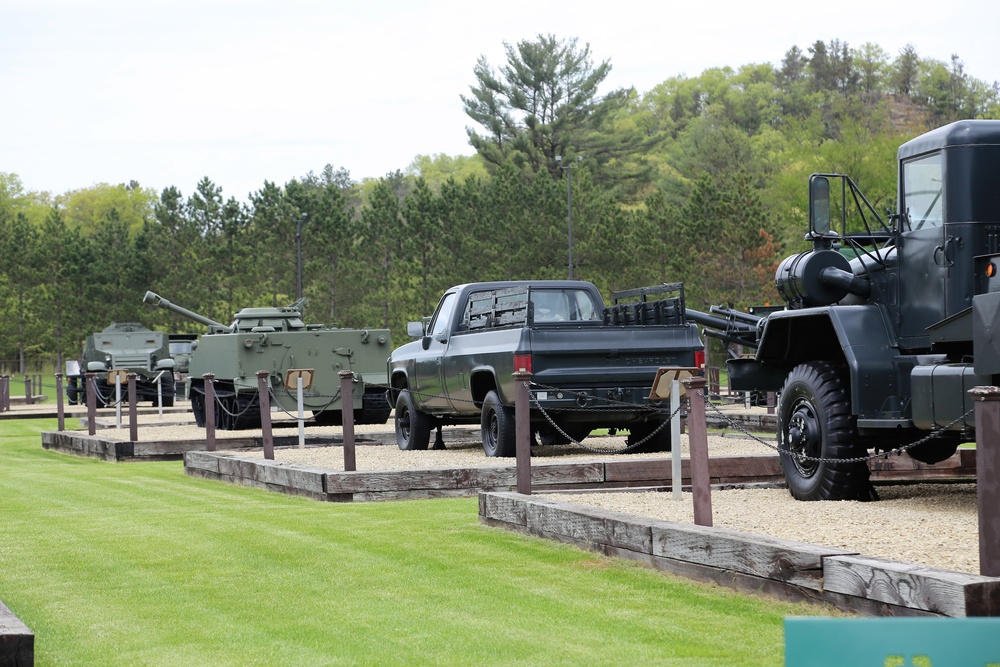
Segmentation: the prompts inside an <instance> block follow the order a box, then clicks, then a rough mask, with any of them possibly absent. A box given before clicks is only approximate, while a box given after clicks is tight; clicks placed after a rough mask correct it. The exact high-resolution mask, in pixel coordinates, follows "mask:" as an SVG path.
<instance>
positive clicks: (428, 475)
mask: <svg viewBox="0 0 1000 667" xmlns="http://www.w3.org/2000/svg"><path fill="white" fill-rule="evenodd" d="M516 483H517V471H516V469H515V468H513V467H503V468H442V469H428V470H387V471H378V472H361V471H359V472H327V474H326V491H327V493H381V492H386V491H412V490H415V489H478V488H482V487H508V486H513V485H515V484H516Z"/></svg>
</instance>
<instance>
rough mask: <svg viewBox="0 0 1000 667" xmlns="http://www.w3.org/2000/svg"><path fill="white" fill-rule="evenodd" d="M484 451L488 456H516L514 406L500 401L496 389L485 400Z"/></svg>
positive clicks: (483, 422) (483, 421) (483, 419)
mask: <svg viewBox="0 0 1000 667" xmlns="http://www.w3.org/2000/svg"><path fill="white" fill-rule="evenodd" d="M482 433H483V452H485V453H486V456H514V454H515V453H516V451H517V446H516V442H517V434H516V428H515V422H514V410H513V408H511V407H509V406H506V405H504V404H503V403H501V402H500V397H499V396H497V393H496V392H495V391H491V392H490V393H488V394H486V400H484V401H483V418H482Z"/></svg>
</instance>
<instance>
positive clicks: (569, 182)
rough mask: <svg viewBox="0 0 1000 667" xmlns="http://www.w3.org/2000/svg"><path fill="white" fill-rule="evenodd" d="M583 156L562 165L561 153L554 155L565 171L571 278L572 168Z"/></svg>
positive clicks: (574, 167) (571, 275) (570, 276)
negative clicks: (569, 163)
mask: <svg viewBox="0 0 1000 667" xmlns="http://www.w3.org/2000/svg"><path fill="white" fill-rule="evenodd" d="M582 159H583V158H582V157H581V156H577V158H576V161H577V164H571V165H566V166H563V163H562V155H557V156H556V163H557V164H558V165H559V168H560V169H562V170H563V171H565V172H566V226H567V228H568V230H569V279H570V280H573V170H574V169H576V168H577V167H579V166H580V165H579V162H580V160H582Z"/></svg>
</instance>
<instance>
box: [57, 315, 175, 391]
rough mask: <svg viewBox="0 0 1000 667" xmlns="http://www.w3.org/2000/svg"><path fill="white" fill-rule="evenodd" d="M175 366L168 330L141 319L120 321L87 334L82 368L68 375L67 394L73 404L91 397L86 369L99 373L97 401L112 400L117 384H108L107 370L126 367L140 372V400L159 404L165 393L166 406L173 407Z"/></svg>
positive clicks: (137, 386)
mask: <svg viewBox="0 0 1000 667" xmlns="http://www.w3.org/2000/svg"><path fill="white" fill-rule="evenodd" d="M173 369H174V360H173V357H172V356H171V354H170V345H169V341H168V339H167V334H165V333H163V332H161V331H152V330H150V329H147V328H146V327H144V326H143V325H141V324H139V323H137V322H116V323H114V324H112V325H111V326H109V327H107V328H106V329H104V331H101V332H100V333H95V334H91V335H89V336H87V341H86V343H84V346H83V356H82V357H81V358H80V364H79V372H78V373H77V374H71V375H69V377H68V378H67V380H68V382H67V386H66V398H67V399H68V400H69V403H70V405H76V404H78V403H81V404H82V403H84V402H85V401H86V400H87V399H86V388H85V387H84V381H83V373H86V372H89V373H96V381H97V404H98V405H99V406H103V405H109V404H112V403H114V401H115V395H114V394H115V388H114V386H113V385H109V384H108V381H107V371H111V370H126V371H128V372H130V373H135V374H136V384H135V389H136V400H137V401H151V402H152V403H153V405H158V404H159V400H160V397H161V396H162V400H163V406H164V407H170V406H172V405H173V404H174V370H173ZM157 383H159V386H157ZM123 397H124V392H123Z"/></svg>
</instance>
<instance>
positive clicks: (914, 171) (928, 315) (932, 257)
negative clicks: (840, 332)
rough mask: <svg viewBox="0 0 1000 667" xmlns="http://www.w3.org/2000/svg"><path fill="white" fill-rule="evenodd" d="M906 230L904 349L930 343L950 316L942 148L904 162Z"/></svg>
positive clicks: (902, 243)
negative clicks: (937, 327) (936, 329)
mask: <svg viewBox="0 0 1000 667" xmlns="http://www.w3.org/2000/svg"><path fill="white" fill-rule="evenodd" d="M900 169H901V170H902V173H901V176H900V193H899V194H900V211H901V212H902V213H903V214H904V219H903V220H902V221H901V222H900V224H902V225H903V230H904V231H903V233H902V234H901V235H900V237H899V241H898V243H899V247H898V249H897V252H898V257H899V276H900V279H899V294H900V298H899V309H898V310H897V311H896V317H897V324H898V326H899V338H900V340H899V342H900V345H901V346H902V347H903V348H909V349H913V348H924V347H930V338H929V336H928V334H927V327H929V326H931V325H932V324H934V323H936V322H940V321H941V320H943V319H944V318H945V317H946V310H947V307H946V303H945V282H946V280H947V277H948V268H949V267H948V265H949V262H950V255H949V253H948V252H946V250H947V249H946V247H945V243H944V231H945V225H944V223H945V220H944V210H945V208H944V204H945V191H944V170H943V159H942V154H941V152H940V151H937V152H935V153H931V154H929V155H921V156H919V157H916V158H913V159H910V160H905V161H903V162H902V164H901V165H900Z"/></svg>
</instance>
